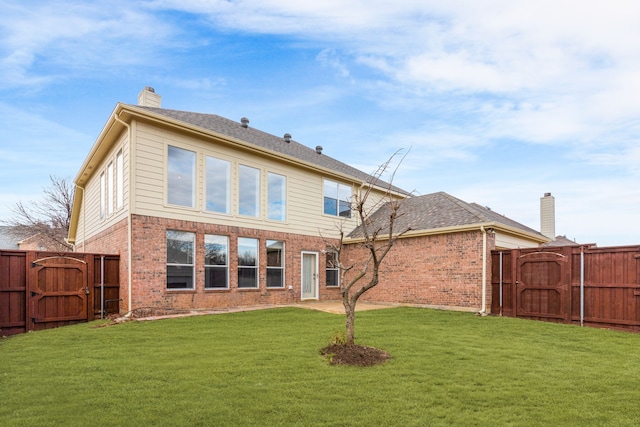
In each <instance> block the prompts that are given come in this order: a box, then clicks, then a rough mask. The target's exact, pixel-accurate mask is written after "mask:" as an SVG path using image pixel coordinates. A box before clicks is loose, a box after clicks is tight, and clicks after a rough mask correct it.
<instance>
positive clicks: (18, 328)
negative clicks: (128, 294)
mask: <svg viewBox="0 0 640 427" xmlns="http://www.w3.org/2000/svg"><path fill="white" fill-rule="evenodd" d="M119 264H120V258H119V256H118V255H100V254H86V253H76V252H71V253H57V252H56V253H54V252H35V251H13V250H11V251H8V250H0V335H14V334H19V333H23V332H28V331H34V330H40V329H49V328H55V327H58V326H63V325H70V324H73V323H78V322H86V321H89V320H94V319H96V318H100V317H101V316H104V315H106V314H109V313H117V312H118V310H119V303H118V301H119V289H120V283H119V277H120V271H119V270H120V267H119Z"/></svg>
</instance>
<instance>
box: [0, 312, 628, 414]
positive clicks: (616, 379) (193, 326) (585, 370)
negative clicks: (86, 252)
mask: <svg viewBox="0 0 640 427" xmlns="http://www.w3.org/2000/svg"><path fill="white" fill-rule="evenodd" d="M343 321H344V316H340V315H335V314H328V313H322V312H316V311H311V310H304V309H295V308H283V309H272V310H264V311H253V312H246V313H229V314H221V315H211V316H196V317H190V318H177V319H170V320H159V321H153V322H129V323H125V324H122V325H117V326H111V327H105V328H96V327H95V326H96V325H98V324H99V323H96V322H94V323H89V324H81V325H75V326H69V327H64V328H59V329H54V330H48V331H41V332H34V333H29V334H24V335H19V336H15V337H12V338H9V339H2V340H0V402H1V403H0V425H2V426H47V425H51V426H61V425H64V426H146V425H153V426H159V425H162V426H180V425H185V426H196V425H206V426H232V425H242V426H245V425H246V426H251V425H260V426H270V425H285V426H286V425H301V426H312V425H322V426H342V425H344V426H383V425H398V426H412V425H413V426H428V425H447V426H449V425H455V426H484V425H491V426H509V425H513V426H537V425H539V426H571V425H575V426H588V425H611V426H637V425H640V335H636V334H631V333H621V332H612V331H606V330H599V329H589V328H579V327H576V326H567V325H556V324H550V323H542V322H534V321H524V320H519V319H512V318H499V317H484V318H481V317H476V316H474V315H473V314H468V313H456V312H444V311H435V310H427V309H412V308H393V309H387V310H375V311H369V312H360V313H358V314H357V321H356V337H357V342H358V343H360V344H364V345H370V346H376V347H380V348H383V349H385V350H387V351H388V352H390V353H391V355H392V359H391V360H389V361H388V362H387V363H386V364H384V365H381V366H374V367H366V368H358V367H349V366H329V364H328V363H327V362H326V361H325V360H324V359H323V358H322V357H321V356H320V355H319V350H320V349H321V348H322V347H323V346H325V345H326V344H327V343H328V341H329V339H330V338H331V336H332V335H333V334H334V333H335V332H336V331H341V330H342V328H343Z"/></svg>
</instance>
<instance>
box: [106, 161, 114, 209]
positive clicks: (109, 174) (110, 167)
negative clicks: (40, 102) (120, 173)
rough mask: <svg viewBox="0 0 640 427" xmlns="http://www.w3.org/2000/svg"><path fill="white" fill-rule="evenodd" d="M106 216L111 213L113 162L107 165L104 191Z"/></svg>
mask: <svg viewBox="0 0 640 427" xmlns="http://www.w3.org/2000/svg"><path fill="white" fill-rule="evenodd" d="M106 196H107V200H106V202H107V203H106V208H107V216H111V214H112V213H113V162H111V163H109V164H108V165H107V191H106Z"/></svg>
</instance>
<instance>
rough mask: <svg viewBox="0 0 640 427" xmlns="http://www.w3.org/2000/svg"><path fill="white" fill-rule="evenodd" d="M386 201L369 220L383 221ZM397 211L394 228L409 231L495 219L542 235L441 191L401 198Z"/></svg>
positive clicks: (358, 233) (357, 232) (357, 233)
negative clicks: (398, 210) (397, 215)
mask: <svg viewBox="0 0 640 427" xmlns="http://www.w3.org/2000/svg"><path fill="white" fill-rule="evenodd" d="M388 212H389V210H388V204H387V205H385V206H383V207H382V208H380V209H379V210H378V211H376V212H375V213H374V214H373V215H371V217H370V219H371V221H372V222H373V223H377V222H378V221H386V220H387V218H388V215H389V214H388ZM399 213H400V215H399V217H398V218H397V220H396V222H395V224H394V230H395V231H402V230H405V229H407V228H410V229H411V230H413V231H418V230H432V229H437V228H445V227H459V226H465V225H472V224H482V223H487V222H495V223H497V224H502V225H506V226H509V227H513V228H516V229H518V230H522V231H525V232H527V233H533V234H537V235H540V236H542V234H540V233H539V232H538V231H536V230H534V229H532V228H529V227H527V226H526V225H523V224H520V223H519V222H516V221H514V220H512V219H510V218H507V217H506V216H504V215H500V214H498V213H496V212H494V211H492V210H490V209H488V208H485V207H483V206H480V205H478V204H477V203H467V202H465V201H462V200H460V199H458V198H456V197H453V196H451V195H449V194H447V193H445V192H442V191H441V192H438V193H432V194H426V195H424V196H415V197H410V198H408V199H405V200H403V201H402V205H401V208H400V212H399ZM361 236H362V231H361V230H360V228H359V227H358V228H356V229H355V230H353V232H351V234H350V235H349V237H355V238H357V237H361Z"/></svg>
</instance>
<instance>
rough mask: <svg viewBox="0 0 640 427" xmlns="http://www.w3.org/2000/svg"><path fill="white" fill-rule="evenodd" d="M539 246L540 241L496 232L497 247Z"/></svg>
mask: <svg viewBox="0 0 640 427" xmlns="http://www.w3.org/2000/svg"><path fill="white" fill-rule="evenodd" d="M537 246H540V244H539V243H538V242H534V241H531V240H528V239H524V238H522V237H516V236H512V235H510V234H505V233H501V232H496V249H517V248H535V247H537Z"/></svg>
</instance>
